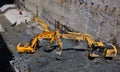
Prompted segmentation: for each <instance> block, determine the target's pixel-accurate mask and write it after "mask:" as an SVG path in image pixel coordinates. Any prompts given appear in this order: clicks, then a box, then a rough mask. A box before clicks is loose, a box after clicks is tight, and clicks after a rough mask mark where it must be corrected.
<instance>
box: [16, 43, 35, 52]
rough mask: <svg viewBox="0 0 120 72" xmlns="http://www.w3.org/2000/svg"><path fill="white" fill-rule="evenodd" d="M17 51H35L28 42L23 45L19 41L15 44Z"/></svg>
mask: <svg viewBox="0 0 120 72" xmlns="http://www.w3.org/2000/svg"><path fill="white" fill-rule="evenodd" d="M17 51H18V52H19V53H23V52H26V53H34V52H35V50H34V49H33V48H31V47H30V46H29V44H28V43H25V44H24V45H21V43H19V44H18V45H17Z"/></svg>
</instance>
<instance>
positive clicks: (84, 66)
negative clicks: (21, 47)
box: [0, 14, 120, 72]
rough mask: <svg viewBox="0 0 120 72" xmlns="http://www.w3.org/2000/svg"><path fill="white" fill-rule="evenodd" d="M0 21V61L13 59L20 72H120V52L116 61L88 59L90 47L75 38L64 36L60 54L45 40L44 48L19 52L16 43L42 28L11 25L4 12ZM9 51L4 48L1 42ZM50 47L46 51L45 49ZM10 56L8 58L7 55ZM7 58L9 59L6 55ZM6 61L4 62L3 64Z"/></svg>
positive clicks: (27, 38)
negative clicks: (32, 51) (1, 30)
mask: <svg viewBox="0 0 120 72" xmlns="http://www.w3.org/2000/svg"><path fill="white" fill-rule="evenodd" d="M0 24H1V25H2V27H3V29H4V32H1V33H0V36H1V39H0V42H1V43H0V46H1V47H0V49H1V50H0V54H2V55H1V57H3V58H4V59H3V58H0V59H1V61H0V63H3V64H4V65H5V64H6V63H8V62H6V61H5V59H6V60H8V61H10V60H12V59H13V60H14V63H15V64H14V66H15V67H16V68H17V69H18V70H19V71H20V72H26V71H29V72H119V71H120V55H119V54H118V56H117V57H116V58H113V60H106V59H104V58H95V59H94V60H89V59H88V57H87V53H88V52H87V51H86V50H85V49H86V48H87V45H86V42H85V41H80V42H79V43H76V42H75V41H72V40H66V39H63V40H62V41H63V52H62V54H61V55H57V54H56V52H55V49H54V47H52V48H50V49H49V44H48V41H46V40H43V42H42V47H40V48H38V49H37V50H36V52H35V53H33V54H26V53H22V54H19V53H18V52H17V50H16V45H17V44H18V43H19V42H25V41H26V40H28V42H29V41H30V40H31V39H32V38H33V37H34V36H35V35H36V34H37V33H39V32H42V31H41V30H39V28H36V26H35V25H33V26H31V27H29V26H28V25H26V24H24V23H23V24H20V25H17V26H11V23H10V22H9V21H8V20H7V19H6V17H5V16H4V15H3V14H0ZM3 41H4V43H5V46H6V48H7V50H8V51H10V52H9V53H8V52H6V51H3V50H2V49H3V48H4V47H3V46H2V43H3ZM46 49H47V50H46ZM8 56H9V57H8ZM5 57H6V58H5ZM4 61H5V63H4Z"/></svg>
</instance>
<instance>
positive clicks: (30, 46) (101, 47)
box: [17, 16, 117, 58]
mask: <svg viewBox="0 0 120 72" xmlns="http://www.w3.org/2000/svg"><path fill="white" fill-rule="evenodd" d="M35 21H36V22H39V23H40V24H41V25H42V26H43V27H44V29H45V31H44V32H42V33H39V34H37V35H36V36H35V37H34V38H33V40H32V41H31V42H30V43H25V44H24V45H22V44H21V43H19V44H18V45H17V51H18V52H19V53H24V52H26V53H34V52H35V51H36V44H37V41H38V40H39V39H50V44H52V43H53V42H54V41H55V42H56V43H57V44H58V45H59V48H57V53H58V54H61V53H62V41H61V38H64V39H72V40H85V41H87V44H88V57H90V58H94V57H109V58H112V57H116V56H117V48H116V47H115V46H114V45H113V44H111V43H105V42H100V41H99V42H97V41H95V40H94V39H93V38H92V37H91V36H90V35H89V34H81V33H77V32H67V33H65V34H63V33H60V30H59V29H58V30H56V31H50V30H49V28H48V26H47V24H46V23H45V22H44V21H43V20H42V19H40V18H37V17H35V16H33V18H32V21H31V22H35Z"/></svg>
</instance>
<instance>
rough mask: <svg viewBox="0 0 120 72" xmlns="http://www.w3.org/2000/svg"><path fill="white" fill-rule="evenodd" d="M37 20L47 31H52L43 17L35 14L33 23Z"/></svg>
mask: <svg viewBox="0 0 120 72" xmlns="http://www.w3.org/2000/svg"><path fill="white" fill-rule="evenodd" d="M35 21H36V22H38V23H39V24H41V25H42V26H43V28H44V30H45V31H46V32H48V31H50V30H49V28H48V26H47V24H46V23H45V22H44V21H43V20H42V19H41V18H38V17H35V16H34V15H33V17H32V20H31V23H33V22H35Z"/></svg>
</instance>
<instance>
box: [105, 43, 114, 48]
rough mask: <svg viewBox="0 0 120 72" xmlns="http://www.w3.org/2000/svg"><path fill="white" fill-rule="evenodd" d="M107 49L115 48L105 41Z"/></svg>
mask: <svg viewBox="0 0 120 72" xmlns="http://www.w3.org/2000/svg"><path fill="white" fill-rule="evenodd" d="M104 45H105V47H106V48H107V49H113V46H112V45H111V44H110V43H104Z"/></svg>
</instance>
